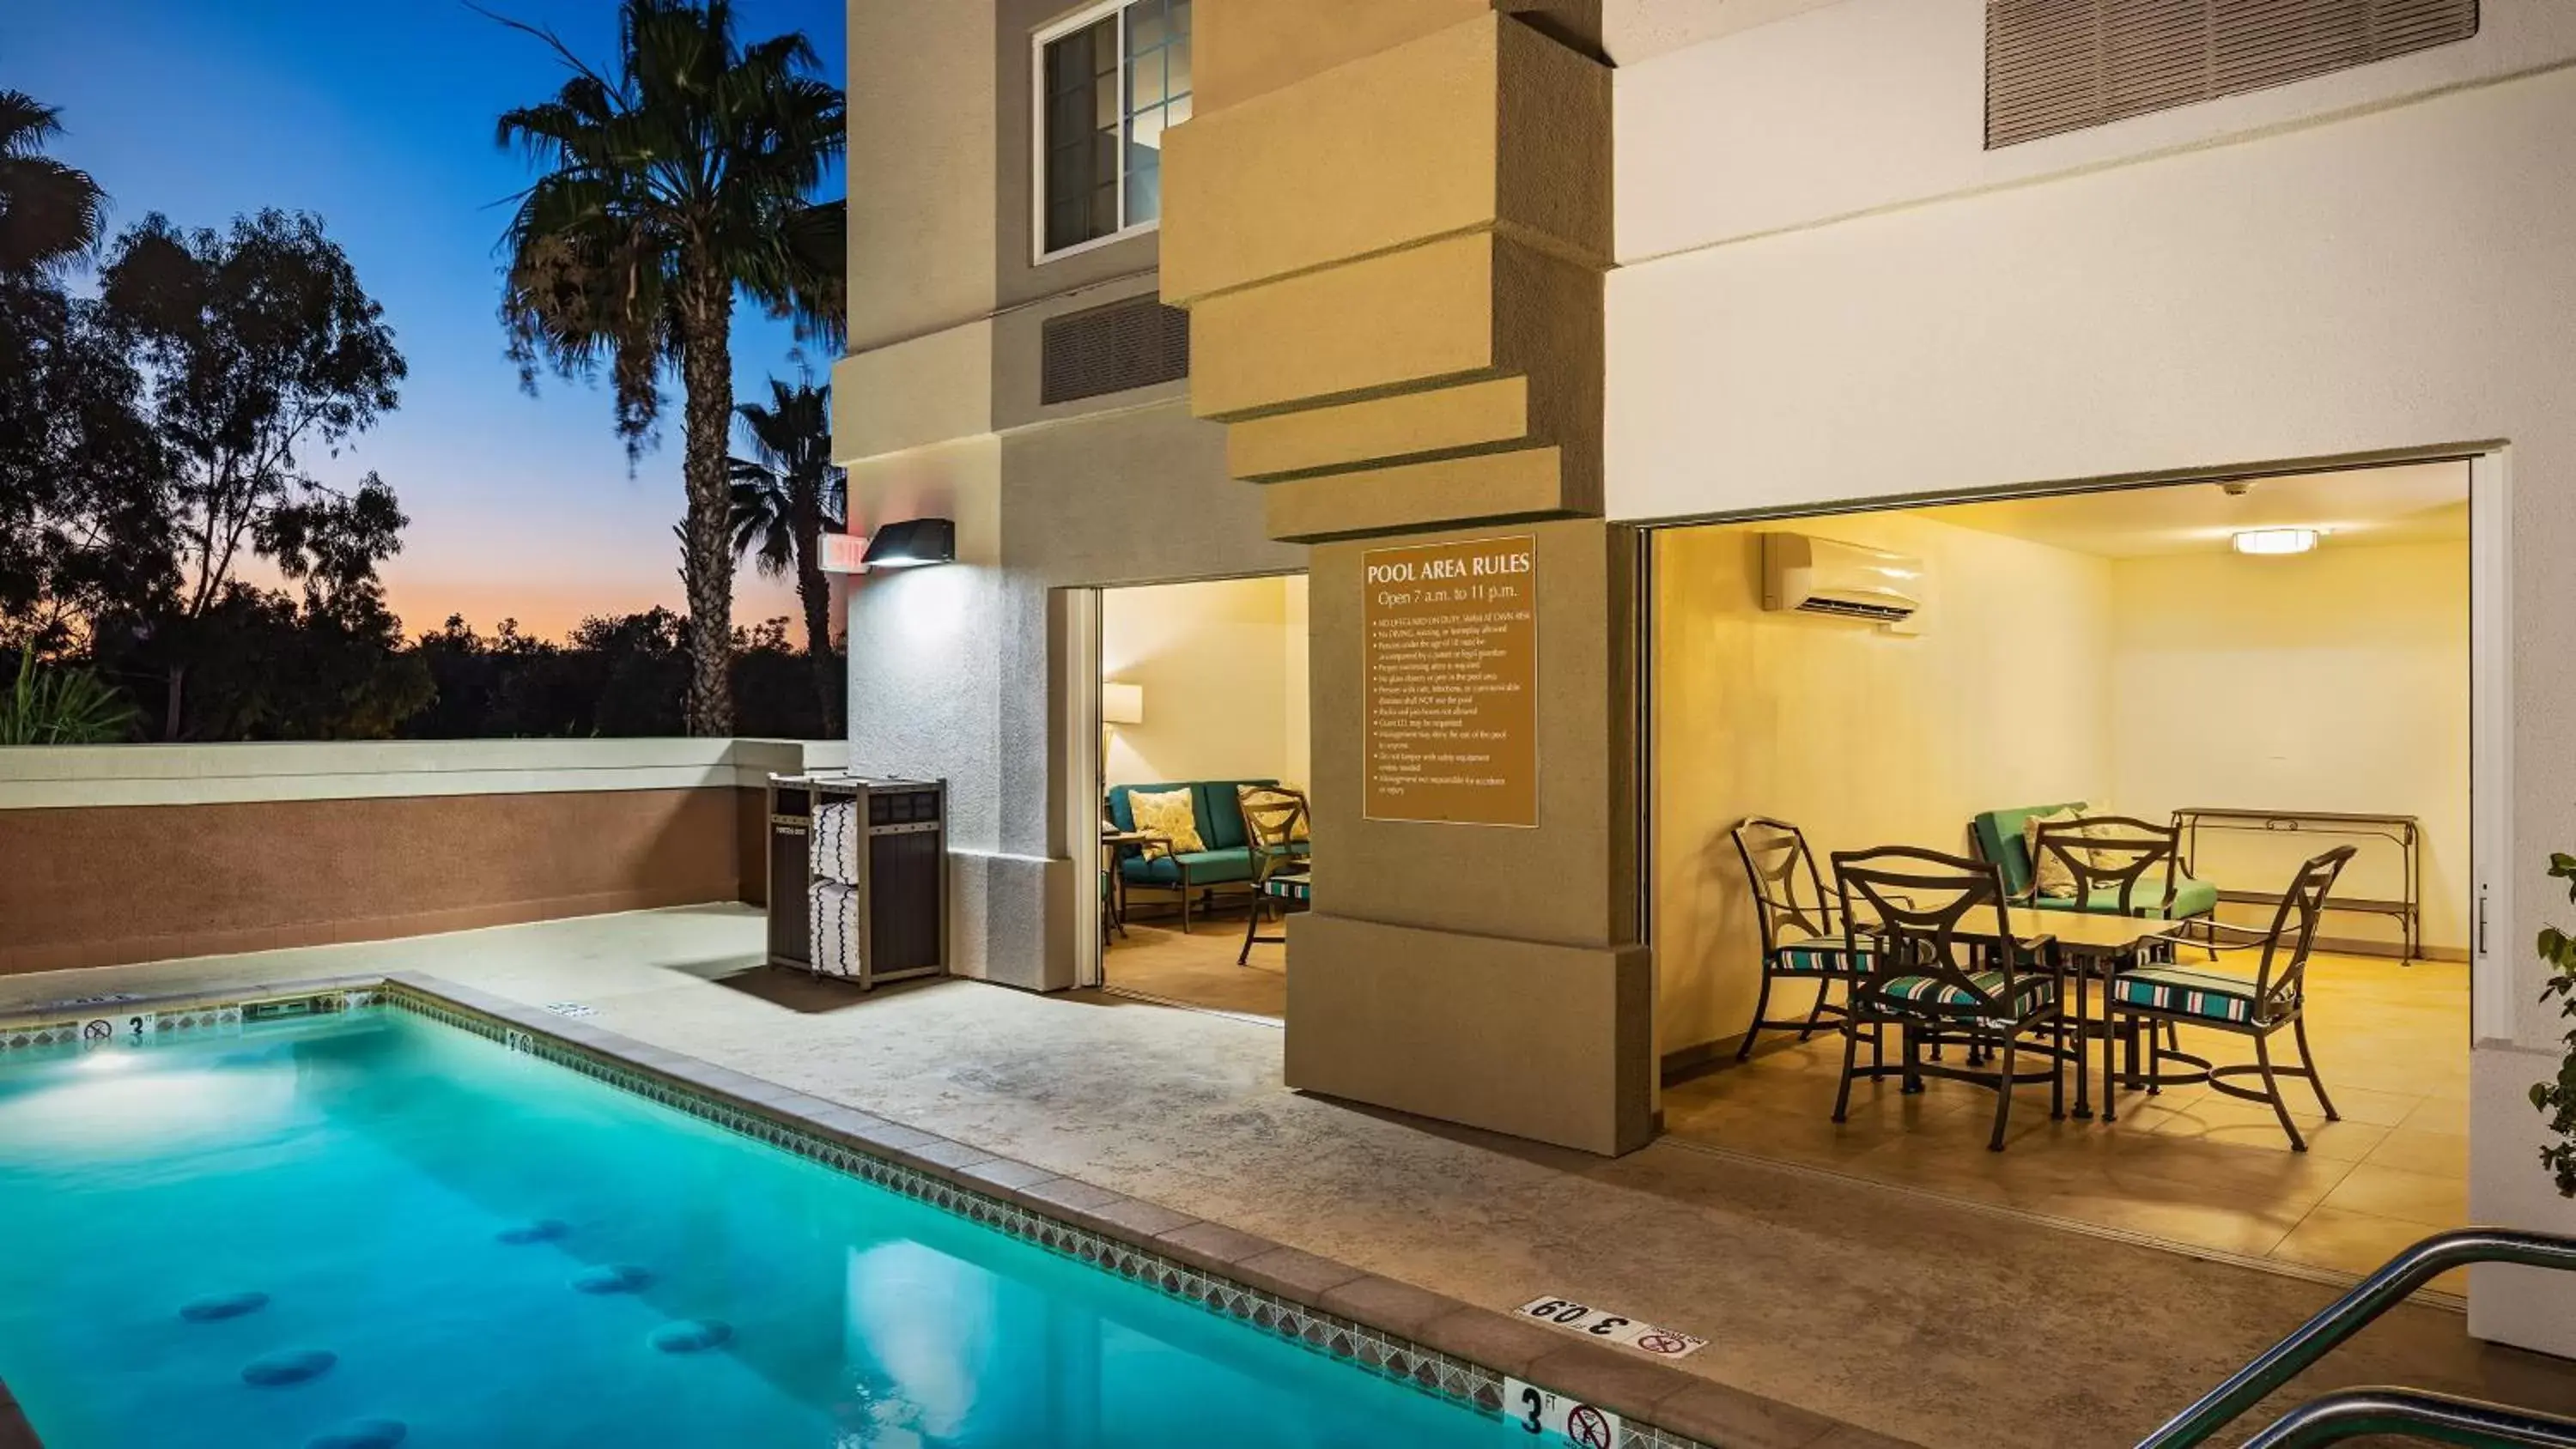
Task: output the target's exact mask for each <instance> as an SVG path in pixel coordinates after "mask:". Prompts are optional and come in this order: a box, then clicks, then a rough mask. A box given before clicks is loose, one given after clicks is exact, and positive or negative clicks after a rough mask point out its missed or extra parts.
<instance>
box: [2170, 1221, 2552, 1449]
mask: <svg viewBox="0 0 2576 1449" xmlns="http://www.w3.org/2000/svg"><path fill="white" fill-rule="evenodd" d="M2471 1263H2514V1264H2519V1265H2521V1266H2524V1267H2530V1268H2554V1269H2559V1270H2562V1271H2564V1270H2569V1269H2576V1238H2569V1237H2561V1236H2559V1235H2557V1234H2554V1233H2535V1232H2528V1231H2524V1230H2521V1229H2515V1228H2455V1229H2452V1230H2451V1231H2448V1232H2441V1233H2435V1234H2434V1235H2432V1236H2431V1237H2429V1238H2426V1239H2424V1240H2423V1241H2422V1242H2419V1243H2417V1244H2415V1245H2414V1246H2413V1247H2411V1248H2408V1249H2406V1250H2405V1251H2403V1252H2401V1253H2399V1254H2398V1255H2397V1256H2395V1257H2393V1258H2391V1259H2389V1260H2388V1261H2387V1262H2386V1263H2383V1264H2381V1265H2380V1266H2379V1268H2378V1269H2377V1270H2376V1271H2374V1272H2373V1273H2371V1274H2370V1276H2368V1277H2366V1278H2364V1279H2362V1280H2361V1281H2360V1282H2359V1283H2356V1284H2354V1285H2353V1286H2352V1289H2351V1290H2350V1291H2349V1292H2347V1293H2345V1294H2344V1295H2343V1296H2342V1297H2340V1298H2337V1299H2336V1300H2335V1301H2334V1302H2332V1303H2330V1304H2327V1305H2326V1307H2325V1308H2324V1310H2323V1311H2321V1312H2319V1313H2318V1314H2317V1316H2316V1317H2314V1318H2311V1319H2309V1320H2308V1321H2307V1322H2306V1323H2304V1324H2301V1325H2300V1326H2299V1327H2298V1329H2297V1330H2295V1331H2294V1332H2292V1333H2291V1334H2290V1335H2289V1336H2288V1337H2287V1338H2284V1339H2282V1340H2281V1341H2280V1342H2279V1343H2276V1344H2274V1345H2272V1346H2271V1347H2270V1348H2267V1349H2265V1350H2264V1351H2263V1352H2262V1353H2260V1354H2258V1355H2256V1356H2255V1357H2254V1359H2253V1360H2252V1361H2250V1362H2248V1363H2247V1364H2246V1365H2245V1366H2244V1367H2243V1368H2240V1369H2238V1370H2237V1371H2236V1372H2235V1373H2233V1374H2230V1375H2228V1377H2227V1379H2226V1381H2225V1382H2224V1383H2221V1384H2220V1385H2219V1386H2218V1387H2216V1388H2214V1389H2211V1390H2210V1391H2209V1392H2208V1393H2206V1394H2203V1395H2202V1396H2201V1397H2200V1399H2199V1401H2198V1402H2196V1403H2194V1404H2193V1405H2192V1406H2191V1407H2190V1408H2187V1409H2185V1410H2183V1411H2182V1412H2181V1413H2179V1414H2176V1415H2175V1416H2173V1418H2171V1419H2169V1420H2167V1421H2165V1423H2164V1425H2163V1427H2161V1428H2159V1429H2157V1430H2156V1431H2155V1432H2154V1433H2152V1434H2149V1435H2148V1436H2147V1437H2146V1438H2144V1439H2141V1440H2139V1441H2138V1449H2191V1446H2194V1445H2198V1444H2201V1443H2205V1442H2206V1441H2207V1440H2208V1439H2209V1438H2210V1436H2211V1435H2213V1434H2216V1433H2217V1432H2218V1431H2219V1430H2220V1429H2223V1428H2225V1427H2226V1426H2227V1425H2228V1424H2230V1423H2233V1422H2234V1421H2235V1420H2236V1419H2237V1418H2238V1417H2239V1416H2241V1415H2243V1414H2244V1413H2245V1411H2246V1410H2248V1409H2251V1408H2253V1407H2254V1406H2255V1405H2256V1404H2258V1403H2261V1402H2262V1401H2263V1400H2264V1399H2266V1398H2269V1397H2270V1396H2271V1395H2272V1393H2273V1391H2274V1390H2276V1389H2278V1388H2280V1387H2281V1386H2282V1385H2283V1384H2286V1383H2288V1382H2289V1381H2290V1380H2291V1379H2293V1378H2296V1377H2298V1375H2299V1374H2300V1373H2302V1372H2304V1371H2305V1370H2306V1369H2307V1368H2308V1366H2309V1365H2311V1364H2313V1363H2315V1362H2316V1361H2317V1360H2318V1359H2321V1358H2323V1357H2325V1356H2326V1355H2327V1354H2328V1353H2331V1352H2333V1351H2334V1349H2335V1348H2336V1347H2337V1346H2338V1345H2340V1344H2342V1343H2343V1341H2344V1340H2346V1339H2348V1338H2350V1337H2352V1336H2353V1335H2354V1334H2356V1333H2359V1332H2360V1331H2361V1330H2362V1329H2364V1328H2366V1327H2368V1326H2369V1325H2370V1324H2371V1323H2372V1322H2373V1321H2375V1320H2376V1319H2377V1318H2378V1317H2379V1316H2380V1315H2381V1314H2383V1313H2386V1312H2387V1311H2388V1310H2389V1309H2391V1308H2393V1307H2395V1306H2396V1305H2398V1304H2399V1303H2402V1302H2404V1301H2405V1300H2406V1298H2407V1296H2408V1295H2410V1294H2412V1293H2413V1292H2414V1291H2415V1290H2416V1289H2418V1288H2421V1287H2423V1286H2424V1285H2425V1284H2426V1283H2429V1282H2431V1281H2432V1280H2433V1279H2434V1278H2435V1277H2436V1276H2438V1275H2440V1274H2442V1273H2445V1272H2448V1271H2450V1270H2451V1269H2453V1268H2459V1267H2465V1266H2467V1265H2468V1264H2471ZM2374 1392H2377V1393H2381V1394H2393V1395H2413V1396H2414V1397H2415V1398H2418V1399H2429V1398H2432V1397H2436V1396H2430V1395H2420V1394H2417V1393H2416V1391H2414V1390H2402V1389H2388V1390H2376V1391H2374ZM2329 1397H2330V1398H2331V1397H2333V1396H2329ZM2319 1402H2320V1403H2324V1402H2326V1400H2319ZM2457 1402H2460V1403H2470V1402H2474V1401H2470V1400H2461V1401H2457ZM2484 1407H2485V1408H2487V1409H2490V1410H2495V1409H2496V1406H2494V1405H2486V1406H2484ZM2296 1412H2297V1411H2295V1410H2294V1411H2293V1413H2294V1414H2295V1413H2296ZM2337 1412H2342V1411H2337ZM2497 1412H2501V1413H2504V1414H2509V1415H2510V1414H2517V1413H2519V1411H2516V1410H2510V1409H2506V1410H2497ZM2326 1413H2327V1411H2323V1410H2321V1411H2320V1414H2321V1415H2325V1414H2326ZM2285 1422H2286V1420H2285ZM2335 1422H2340V1421H2335ZM2536 1422H2538V1423H2540V1424H2542V1425H2543V1426H2544V1427H2545V1426H2547V1425H2548V1424H2550V1423H2551V1422H2553V1421H2550V1420H2548V1419H2545V1418H2543V1419H2540V1420H2537V1421H2536ZM2293 1432H2296V1430H2295V1429H2294V1430H2293ZM2336 1437H2341V1436H2339V1435H2338V1436H2336ZM2278 1442H2280V1443H2283V1444H2289V1443H2330V1442H2333V1441H2332V1439H2291V1440H2282V1441H2278ZM2437 1442H2438V1441H2437ZM2448 1442H2452V1443H2490V1442H2492V1443H2501V1444H2522V1443H2535V1444H2557V1443H2571V1444H2576V1439H2570V1440H2555V1439H2530V1440H2523V1439H2503V1440H2495V1441H2489V1440H2451V1441H2448ZM2248 1449H2251V1445H2250V1444H2249V1446H2248Z"/></svg>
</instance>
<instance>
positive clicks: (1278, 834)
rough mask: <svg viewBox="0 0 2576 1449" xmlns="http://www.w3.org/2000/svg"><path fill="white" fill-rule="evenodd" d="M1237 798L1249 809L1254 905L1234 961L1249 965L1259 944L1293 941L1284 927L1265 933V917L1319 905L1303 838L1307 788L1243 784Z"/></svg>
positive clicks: (1246, 842)
mask: <svg viewBox="0 0 2576 1449" xmlns="http://www.w3.org/2000/svg"><path fill="white" fill-rule="evenodd" d="M1235 801H1236V803H1237V804H1238V805H1240V806H1241V807H1242V809H1243V836H1244V848H1245V849H1247V850H1249V851H1250V852H1251V853H1252V908H1251V909H1250V910H1249V911H1246V912H1245V913H1244V918H1243V949H1242V950H1241V951H1238V952H1236V953H1235V957H1234V964H1235V965H1237V966H1248V965H1250V964H1252V948H1253V947H1254V946H1284V945H1287V944H1288V936H1287V933H1286V932H1285V931H1284V930H1283V931H1282V932H1281V933H1280V934H1278V935H1276V936H1265V935H1262V934H1261V923H1262V920H1263V919H1264V918H1265V917H1267V916H1268V915H1270V913H1271V912H1273V911H1279V912H1282V913H1284V912H1287V911H1292V910H1304V909H1305V908H1306V907H1308V906H1309V905H1311V904H1312V903H1313V900H1314V877H1313V876H1312V875H1311V874H1310V873H1309V871H1308V856H1307V850H1308V848H1309V847H1308V844H1307V842H1306V840H1305V839H1304V838H1303V837H1305V836H1306V835H1307V833H1308V828H1309V820H1310V818H1311V817H1310V816H1309V813H1308V809H1307V804H1306V795H1305V792H1304V791H1301V790H1291V789H1288V788H1286V787H1284V786H1279V785H1242V786H1238V787H1236V790H1235Z"/></svg>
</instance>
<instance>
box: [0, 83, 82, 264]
mask: <svg viewBox="0 0 2576 1449" xmlns="http://www.w3.org/2000/svg"><path fill="white" fill-rule="evenodd" d="M61 117H62V111H61V110H60V109H59V108H57V107H54V106H48V105H43V104H41V103H39V102H38V101H37V100H36V98H35V97H34V96H31V95H29V94H27V93H26V92H25V91H0V274H6V273H10V272H34V271H43V270H46V269H48V268H51V267H54V266H57V265H59V264H61V263H63V262H66V261H69V260H70V259H72V258H73V257H77V256H81V255H83V254H85V253H87V252H89V251H92V250H93V249H95V248H96V247H97V246H98V238H99V233H100V229H101V228H102V227H104V226H105V225H106V220H107V193H105V192H103V191H101V190H99V189H98V183H97V182H96V181H93V180H91V179H90V174H89V173H88V172H86V171H81V170H77V169H75V168H73V167H70V166H66V165H64V164H63V163H61V162H60V161H57V160H55V159H54V158H52V157H50V156H46V155H43V154H41V153H40V152H39V151H38V150H37V149H36V148H37V147H39V146H42V145H43V144H44V143H45V142H47V141H50V140H52V139H53V138H54V137H56V136H59V135H61V134H62V133H63V125H62V119H61Z"/></svg>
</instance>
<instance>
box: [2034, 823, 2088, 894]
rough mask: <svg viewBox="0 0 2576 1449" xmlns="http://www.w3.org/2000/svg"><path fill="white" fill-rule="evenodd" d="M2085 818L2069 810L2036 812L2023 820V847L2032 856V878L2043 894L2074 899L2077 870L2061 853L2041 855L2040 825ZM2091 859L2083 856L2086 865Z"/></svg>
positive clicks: (2052, 852)
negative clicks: (2042, 813)
mask: <svg viewBox="0 0 2576 1449" xmlns="http://www.w3.org/2000/svg"><path fill="white" fill-rule="evenodd" d="M2083 818H2084V815H2083V812H2081V811H2079V810H2074V809H2066V810H2054V811H2051V812H2049V813H2048V814H2046V815H2033V816H2032V817H2030V818H2029V819H2027V820H2025V821H2023V822H2022V824H2021V844H2022V849H2023V850H2024V851H2025V852H2027V853H2028V854H2029V856H2030V868H2031V871H2032V878H2033V879H2034V880H2036V881H2037V882H2038V885H2039V893H2040V894H2041V895H2044V896H2048V897H2050V898H2051V899H2054V900H2061V901H2071V900H2073V899H2075V872H2073V871H2071V870H2068V869H2067V868H2066V862H2065V861H2064V860H2063V859H2062V858H2060V857H2059V856H2058V854H2057V852H2055V851H2053V850H2052V851H2049V852H2047V853H2046V854H2045V855H2044V856H2043V855H2042V853H2041V851H2040V848H2039V828H2040V827H2041V826H2043V825H2066V824H2071V823H2073V822H2075V821H2078V820H2081V819H2083ZM2076 848H2077V849H2078V850H2079V852H2080V851H2081V849H2082V848H2081V847H2080V846H2079V847H2076ZM2092 859H2093V857H2092V856H2091V855H2089V854H2086V855H2085V856H2084V860H2085V862H2086V863H2087V864H2090V863H2091V862H2092Z"/></svg>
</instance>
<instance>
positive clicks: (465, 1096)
mask: <svg viewBox="0 0 2576 1449" xmlns="http://www.w3.org/2000/svg"><path fill="white" fill-rule="evenodd" d="M228 1029H231V1028H228ZM523 1044H524V1042H523ZM17 1055H18V1056H19V1057H21V1058H25V1057H27V1056H29V1055H30V1054H27V1053H20V1054H17ZM35 1056H36V1059H20V1060H10V1059H6V1058H0V1380H5V1381H6V1383H7V1384H8V1386H9V1388H10V1389H11V1390H12V1391H13V1392H14V1393H15V1394H16V1396H17V1398H18V1400H19V1402H20V1403H21V1405H22V1406H23V1407H24V1409H25V1410H26V1413H27V1415H28V1417H29V1419H30V1420H31V1422H32V1423H33V1425H34V1427H35V1429H36V1431H37V1433H38V1434H40V1435H41V1436H42V1437H43V1439H44V1441H45V1443H46V1444H47V1445H48V1446H49V1449H91V1446H109V1445H114V1446H128V1445H144V1444H149V1445H155V1446H170V1449H196V1446H233V1445H290V1446H291V1445H310V1446H325V1445H328V1446H336V1449H355V1446H366V1445H391V1444H395V1443H401V1444H406V1445H460V1446H463V1445H471V1446H508V1445H556V1444H563V1445H573V1444H580V1445H724V1446H736V1445H740V1446H767V1445H814V1446H833V1449H858V1446H870V1449H985V1446H1036V1445H1064V1446H1092V1445H1099V1446H1110V1445H1144V1446H1162V1445H1185V1444H1186V1445H1200V1444H1208V1445H1244V1446H1309V1445H1311V1446H1324V1445H1348V1444H1363V1443H1364V1444H1395V1445H1420V1446H1426V1449H1446V1446H1452V1445H1465V1444H1469V1443H1477V1444H1490V1443H1492V1442H1494V1440H1495V1436H1496V1435H1498V1434H1500V1433H1502V1432H1504V1431H1503V1429H1502V1428H1501V1426H1500V1425H1499V1424H1498V1422H1497V1421H1496V1420H1495V1419H1494V1418H1492V1417H1488V1416H1486V1415H1482V1414H1479V1413H1476V1412H1474V1411H1473V1410H1471V1409H1469V1408H1466V1407H1463V1406H1461V1405H1459V1404H1457V1403H1454V1402H1451V1401H1449V1400H1445V1399H1441V1398H1436V1397H1434V1396H1432V1395H1429V1394H1426V1393H1423V1392H1419V1391H1417V1390H1415V1389H1413V1388H1411V1387H1408V1386H1407V1385H1405V1384H1402V1383H1398V1382H1394V1381H1391V1380H1389V1379H1387V1378H1382V1377H1379V1376H1376V1375H1373V1374H1370V1373H1366V1372H1363V1371H1361V1370H1359V1369H1357V1368H1354V1367H1352V1366H1350V1365H1349V1364H1347V1363H1344V1362H1341V1361H1338V1360H1336V1359H1333V1358H1330V1357H1327V1356H1325V1355H1323V1354H1320V1353H1317V1352H1313V1351H1311V1350H1309V1349H1307V1348H1304V1347H1301V1346H1299V1345H1298V1344H1296V1343H1292V1342H1289V1341H1286V1340H1284V1339H1282V1338H1280V1337H1276V1336H1273V1335H1272V1334H1268V1333H1264V1332H1261V1331H1259V1330H1258V1329H1255V1328H1251V1327H1246V1326H1243V1325H1241V1324H1238V1323H1236V1322H1234V1321H1232V1320H1230V1319H1228V1318H1226V1317H1223V1316H1220V1315H1218V1314H1215V1313H1211V1312H1209V1311H1207V1310H1206V1309H1205V1308H1202V1307H1199V1306H1197V1305H1195V1304H1192V1303H1189V1302H1185V1301H1181V1300H1179V1299H1176V1298H1174V1297H1172V1296H1169V1295H1167V1294H1165V1293H1163V1292H1158V1291H1156V1290H1155V1289H1154V1288H1152V1287H1150V1286H1147V1285H1146V1284H1144V1283H1140V1282H1134V1281H1129V1280H1128V1279H1126V1278H1122V1277H1119V1276H1116V1275H1113V1274H1110V1273H1105V1272H1102V1271H1100V1270H1098V1269H1096V1268H1093V1267H1089V1266H1086V1265H1085V1264H1083V1263H1081V1262H1077V1261H1074V1260H1072V1259H1069V1258H1067V1257H1065V1256H1062V1255H1060V1254H1058V1253H1055V1252H1050V1251H1048V1250H1047V1249H1046V1248H1044V1247H1041V1246H1038V1245H1037V1244H1035V1243H1032V1242H1028V1241H1023V1240H1022V1239H1020V1238H1016V1237H1013V1236H1009V1235H1007V1234H1005V1233H1002V1232H998V1231H995V1230H993V1229H991V1228H988V1227H984V1226H981V1225H978V1224H977V1223H974V1222H970V1221H967V1220H965V1219H964V1218H961V1217H959V1216H957V1215H956V1214H953V1213H950V1212H945V1211H942V1210H940V1209H939V1208H938V1207H935V1206H933V1205H931V1204H929V1203H925V1202H922V1201H917V1200H915V1199H914V1198H912V1197H907V1196H904V1195H902V1194H900V1193H897V1192H893V1191H889V1190H887V1189H886V1188H884V1187H880V1186H876V1185H874V1184H872V1183H870V1182H866V1181H861V1180H859V1179H858V1178H855V1177H853V1176H851V1175H850V1174H849V1173H847V1172H843V1171H840V1170H837V1169H836V1168H834V1167H832V1166H828V1165H825V1164H823V1163H820V1162H815V1161H809V1160H807V1159H806V1158H805V1157H802V1156H798V1155H795V1154H793V1153H790V1152H786V1151H781V1150H778V1149H777V1148H774V1147H771V1146H768V1145H765V1144H764V1143H761V1142H757V1141H753V1140H751V1139H749V1138H747V1137H745V1136H742V1135H740V1134H738V1133H736V1132H732V1131H727V1130H725V1128H723V1127H721V1126H718V1125H716V1124H714V1123H712V1122H709V1121H704V1120H701V1119H700V1118H699V1117H696V1116H692V1115H687V1114H684V1113H682V1112H678V1111H674V1110H671V1109H669V1108H667V1107H663V1106H659V1105H656V1104H655V1103H653V1102H651V1101H648V1100H645V1099H644V1098H643V1097H640V1096H638V1095H635V1094H634V1093H633V1092H630V1091H626V1090H621V1089H620V1088H618V1087H616V1086H612V1085H608V1084H606V1083H604V1082H601V1081H595V1080H592V1079H591V1077H589V1076H585V1075H582V1074H580V1073H577V1072H574V1071H568V1070H566V1069H565V1068H564V1067H562V1066H559V1065H556V1064H554V1063H553V1062H551V1061H548V1060H545V1059H543V1057H542V1056H540V1055H539V1054H536V1053H532V1052H527V1051H515V1050H512V1049H510V1047H509V1046H507V1045H504V1044H503V1043H502V1042H499V1041H494V1040H489V1039H486V1038H485V1037H484V1036H480V1035H476V1034H472V1033H469V1032H466V1031H460V1030H456V1029H454V1028H453V1027H450V1026H446V1025H441V1024H439V1023H438V1022H436V1021H432V1020H429V1019H427V1018H425V1017H424V1016H422V1015H419V1014H416V1013H415V1012H413V1011H410V1010H396V1009H387V1008H381V1007H377V1008H368V1009H363V1010H357V1011H352V1012H347V1013H338V1014H333V1015H330V1016H325V1017H319V1018H313V1019H308V1020H305V1021H300V1022H286V1023H277V1024H267V1025H252V1026H248V1027H241V1028H238V1029H237V1034H233V1035H219V1036H215V1037H213V1038H211V1039H204V1040H193V1041H188V1042H184V1043H171V1044H164V1045H154V1046H149V1047H134V1048H127V1047H122V1046H105V1047H100V1048H98V1049H96V1050H92V1051H89V1052H86V1053H83V1054H79V1055H67V1054H58V1055H52V1056H45V1055H43V1054H35Z"/></svg>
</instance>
